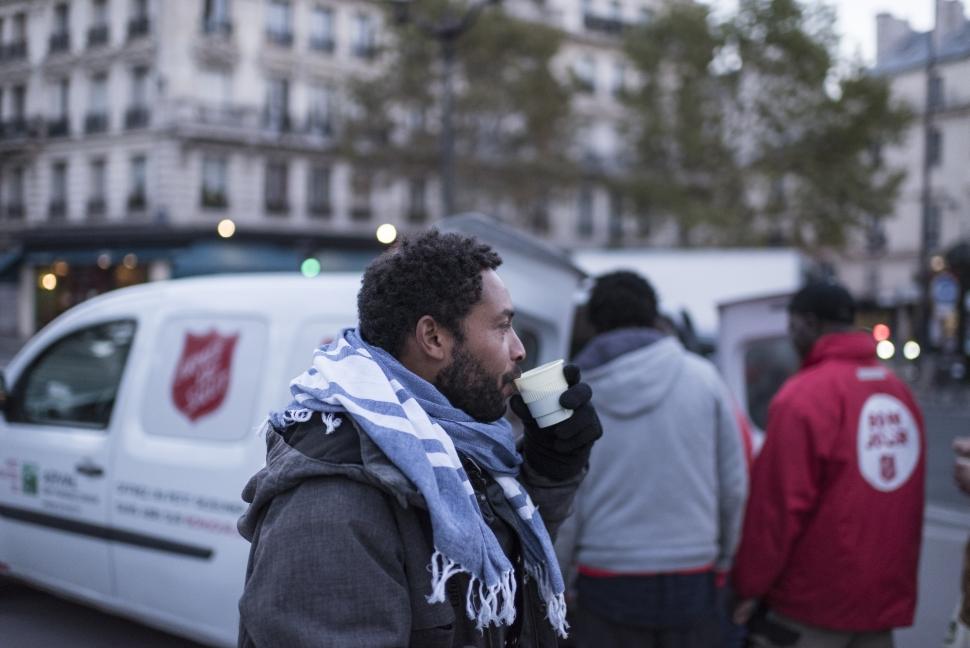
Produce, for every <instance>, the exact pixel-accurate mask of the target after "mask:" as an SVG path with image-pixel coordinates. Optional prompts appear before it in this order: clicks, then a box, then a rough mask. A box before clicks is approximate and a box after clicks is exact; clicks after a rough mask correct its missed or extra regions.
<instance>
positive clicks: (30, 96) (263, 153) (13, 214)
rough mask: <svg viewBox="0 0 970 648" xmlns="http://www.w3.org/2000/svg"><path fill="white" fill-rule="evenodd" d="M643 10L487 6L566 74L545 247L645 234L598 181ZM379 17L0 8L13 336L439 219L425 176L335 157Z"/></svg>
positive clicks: (1, 164)
mask: <svg viewBox="0 0 970 648" xmlns="http://www.w3.org/2000/svg"><path fill="white" fill-rule="evenodd" d="M660 1H662V0H550V1H549V2H547V3H543V4H541V5H538V4H536V3H534V2H531V0H510V1H509V2H508V3H506V4H505V5H503V7H504V9H503V10H505V11H509V12H511V13H514V14H517V15H519V16H521V17H523V18H526V19H530V20H538V21H542V22H543V23H544V24H547V25H552V26H555V27H558V28H559V29H561V30H562V32H563V34H564V36H565V38H564V45H563V47H562V51H561V52H560V54H559V56H557V58H556V61H555V67H556V69H557V71H558V72H559V73H560V74H562V75H571V76H572V77H573V78H576V79H579V80H580V83H579V86H580V92H579V93H578V95H579V96H578V97H577V99H576V110H577V112H578V113H579V114H580V116H581V124H582V127H581V129H580V132H579V133H578V135H577V142H576V150H577V155H578V156H580V157H581V160H582V162H583V164H584V168H586V169H587V176H588V180H587V181H586V182H584V183H582V186H579V187H577V188H576V191H575V192H573V193H572V195H566V196H564V197H562V198H559V199H557V202H556V203H555V204H552V205H550V209H549V212H550V214H549V218H548V219H545V221H544V222H538V223H534V225H535V229H536V231H537V232H538V233H540V234H543V235H545V236H546V237H548V238H549V239H551V240H552V241H554V242H557V243H560V244H564V245H568V246H585V245H588V246H594V245H603V244H606V243H611V242H612V243H617V242H620V241H630V240H636V239H638V238H639V239H641V240H642V239H643V237H644V236H645V235H646V234H647V232H646V231H643V232H641V231H640V230H639V229H637V228H636V227H635V226H634V222H635V221H634V219H633V218H632V215H631V214H629V213H627V211H626V210H625V208H624V207H625V206H624V205H623V204H622V200H621V199H620V197H619V195H618V194H616V193H615V192H611V191H609V190H608V189H606V184H605V183H604V182H603V180H604V179H605V178H606V177H607V175H608V174H609V170H610V165H611V164H612V163H613V158H614V157H615V151H616V150H617V140H618V137H619V136H618V134H617V123H618V119H619V115H620V103H619V99H618V97H619V94H620V92H621V91H622V88H623V87H624V84H625V83H627V82H628V77H629V70H628V66H627V64H626V63H625V62H624V60H623V56H622V52H621V38H620V37H621V35H622V33H623V31H624V29H626V28H627V27H628V26H629V25H631V24H633V23H635V22H637V21H640V20H644V19H647V18H648V17H649V15H650V13H651V11H653V10H654V7H655V5H656V4H658V3H659V2H660ZM384 16H385V14H384V12H383V9H382V7H381V5H380V4H379V3H375V2H372V1H370V0H179V1H178V2H172V1H165V2H163V1H162V0H0V254H3V251H4V250H5V251H6V252H5V255H4V256H0V276H2V277H5V278H6V279H7V280H8V281H7V282H6V284H4V283H3V282H2V281H0V284H3V285H4V286H5V287H4V289H3V290H4V291H5V292H4V293H0V297H2V296H3V295H4V294H5V295H7V296H8V297H9V295H10V294H13V293H12V292H11V290H13V289H11V287H10V281H9V280H10V279H11V278H12V279H13V280H14V282H15V283H16V284H17V287H16V289H15V290H14V292H15V293H16V294H17V295H18V306H19V308H18V312H19V315H18V317H17V326H16V328H17V332H18V333H19V334H20V335H27V334H29V333H30V332H32V331H33V330H34V329H35V328H36V326H37V325H39V324H42V323H44V322H45V321H46V320H48V319H49V318H50V317H52V316H53V314H55V313H56V312H59V311H60V310H63V308H65V307H67V306H69V305H70V304H72V303H75V302H76V301H78V300H80V299H83V298H85V297H86V296H88V295H90V294H95V293H97V292H101V291H103V290H105V289H110V288H111V287H115V286H120V285H127V284H128V283H137V282H140V281H144V280H148V279H151V278H164V277H169V276H182V275H185V274H192V273H196V272H206V271H222V270H226V269H233V268H237V269H241V268H243V267H248V268H254V269H258V268H261V267H264V268H267V269H280V268H282V267H286V266H287V264H296V265H298V263H299V260H300V258H301V257H302V256H304V255H308V254H310V255H312V254H317V255H318V256H320V255H321V254H323V252H324V251H327V253H328V254H331V256H333V255H337V256H336V257H334V258H336V259H337V260H336V261H335V262H334V263H333V264H331V265H332V266H333V267H340V266H341V265H347V264H351V265H352V264H353V263H355V262H359V261H360V260H361V259H362V258H363V257H364V256H366V255H367V254H373V253H374V252H376V250H379V246H377V245H376V244H374V243H368V242H370V241H373V235H374V231H375V229H376V228H377V227H378V226H379V225H381V224H383V223H391V224H394V225H395V226H397V227H398V228H399V229H402V230H405V231H406V230H408V229H413V228H418V227H424V226H426V225H427V224H428V223H431V222H433V221H435V220H437V219H439V218H441V217H442V216H443V214H441V213H440V206H439V205H440V201H439V200H438V199H437V196H438V191H439V185H438V181H437V178H435V177H428V178H394V177H387V176H386V175H384V174H376V175H375V174H372V173H368V172H367V171H365V170H363V169H355V168H354V165H353V164H352V162H351V161H349V160H348V159H346V158H343V157H341V155H340V154H339V151H338V149H337V146H336V142H337V136H338V129H339V128H340V115H341V114H342V111H344V110H346V109H347V94H346V88H347V83H348V81H349V80H351V79H354V78H357V77H359V76H361V75H367V74H368V73H369V72H372V71H373V70H374V69H375V68H376V66H379V65H380V64H381V57H382V56H393V47H388V48H387V49H386V52H385V53H383V54H382V49H381V47H380V46H381V45H390V43H388V33H387V31H386V30H385V28H384V24H383V22H384ZM459 190H460V188H459ZM223 219H231V220H232V221H233V223H234V225H235V228H236V234H235V236H234V241H236V242H240V241H243V242H245V241H248V244H249V245H250V246H258V245H261V244H262V245H265V244H267V242H270V243H275V244H277V248H278V249H276V250H275V251H267V250H266V249H258V248H254V247H250V248H245V249H241V250H235V252H232V251H229V252H227V251H226V249H224V248H225V247H226V245H228V244H224V243H220V242H219V241H220V239H219V238H218V237H217V236H216V234H215V232H216V227H217V224H218V223H219V222H220V221H222V220H223ZM641 235H642V236H641ZM159 240H164V241H166V245H165V246H162V247H161V248H159V247H158V245H157V243H158V241H159ZM239 244H241V243H239ZM213 245H223V248H212V247H211V246H213ZM173 246H174V247H173ZM279 246H282V248H280V247H279ZM187 249H188V251H187ZM213 249H217V251H218V252H219V254H213V252H212V250H213ZM281 250H284V251H285V250H290V251H291V252H292V254H291V255H290V256H292V259H291V258H289V257H288V256H287V255H286V254H283V256H284V257H286V258H281V257H280V253H281ZM347 250H351V251H353V252H359V255H358V256H357V257H354V260H352V261H351V260H347V259H341V258H340V256H339V253H340V252H342V251H347ZM139 251H140V252H141V254H139ZM220 254H221V255H222V256H227V257H236V258H237V261H236V262H235V265H233V262H227V263H228V265H226V264H225V263H221V262H219V261H218V258H219V257H220ZM200 256H204V257H206V259H208V261H206V260H201V261H200V259H199V257H200ZM241 256H242V257H245V258H246V259H247V260H248V264H245V263H241V262H239V260H238V257H241ZM324 256H326V255H324ZM213 259H215V260H213ZM126 260H127V261H128V263H125V261H126ZM132 261H134V262H132ZM58 262H60V265H57V267H55V264H58ZM324 266H325V267H328V266H327V264H326V263H325V264H324ZM294 269H295V267H294ZM51 273H53V274H54V275H55V276H56V277H60V279H61V281H60V283H59V284H58V287H57V288H56V289H55V290H47V289H46V288H45V287H44V286H43V282H44V276H46V275H48V274H51ZM82 275H83V277H82ZM55 283H57V282H56V281H55ZM69 285H70V286H71V287H70V289H68V288H66V287H67V286H69ZM52 293H56V294H52ZM47 302H50V303H47ZM45 304H46V305H45ZM6 321H7V324H6V326H8V327H9V326H10V324H9V318H8V319H7V320H6Z"/></svg>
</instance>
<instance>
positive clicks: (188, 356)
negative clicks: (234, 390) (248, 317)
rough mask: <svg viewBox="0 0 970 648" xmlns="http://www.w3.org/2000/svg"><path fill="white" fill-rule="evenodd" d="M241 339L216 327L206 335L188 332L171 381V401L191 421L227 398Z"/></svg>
mask: <svg viewBox="0 0 970 648" xmlns="http://www.w3.org/2000/svg"><path fill="white" fill-rule="evenodd" d="M238 340H239V334H238V333H237V334H235V335H229V336H222V335H219V334H218V333H216V332H215V331H214V330H213V331H212V332H210V333H207V334H205V335H193V334H192V333H186V335H185V342H184V343H183V345H182V356H181V357H180V358H179V361H178V365H176V367H175V378H174V380H173V381H172V402H173V403H175V408H176V409H177V410H178V411H180V412H182V413H183V414H185V415H186V416H187V417H189V420H190V421H192V422H195V421H196V420H198V419H199V418H201V417H203V416H205V415H206V414H209V413H211V412H214V411H215V410H217V409H219V406H220V405H222V402H223V401H224V400H225V399H226V393H227V392H228V391H229V378H230V376H231V375H232V373H231V371H232V356H233V352H234V351H235V350H236V342H237V341H238Z"/></svg>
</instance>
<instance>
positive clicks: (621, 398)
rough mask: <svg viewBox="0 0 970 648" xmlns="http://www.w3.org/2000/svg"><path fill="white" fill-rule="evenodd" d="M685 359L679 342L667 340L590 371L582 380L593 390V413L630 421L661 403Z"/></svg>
mask: <svg viewBox="0 0 970 648" xmlns="http://www.w3.org/2000/svg"><path fill="white" fill-rule="evenodd" d="M595 343H596V341H595V340H594V341H593V342H592V343H591V344H595ZM686 359H687V351H685V350H684V347H683V346H682V345H681V344H680V342H679V341H678V340H677V339H676V338H674V337H670V336H667V337H662V338H660V339H658V340H657V341H655V342H653V343H652V344H648V345H647V346H641V347H639V348H637V349H635V350H633V351H629V352H627V353H624V354H623V355H620V356H619V357H617V358H615V359H613V360H611V361H609V362H607V363H605V364H602V365H600V366H598V367H594V368H592V369H589V370H588V371H587V372H586V373H584V375H583V379H584V380H586V382H588V383H589V384H590V386H591V387H592V388H593V398H594V399H595V404H596V409H598V410H602V411H604V412H606V413H608V414H610V415H612V416H615V417H617V418H630V417H634V416H639V415H640V414H642V413H644V412H648V411H650V410H652V409H654V408H655V407H657V405H659V404H660V403H661V402H662V401H663V400H664V397H665V396H666V395H667V394H668V393H669V392H670V390H671V388H672V387H673V385H674V383H675V382H676V381H677V378H678V377H679V376H680V373H681V371H682V370H683V368H684V363H685V361H686Z"/></svg>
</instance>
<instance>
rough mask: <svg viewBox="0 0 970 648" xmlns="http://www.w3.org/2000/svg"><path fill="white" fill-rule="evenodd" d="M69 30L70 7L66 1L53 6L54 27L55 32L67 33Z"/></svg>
mask: <svg viewBox="0 0 970 648" xmlns="http://www.w3.org/2000/svg"><path fill="white" fill-rule="evenodd" d="M70 31H71V21H70V7H69V6H68V4H67V3H66V2H62V3H60V4H57V5H55V6H54V29H53V32H54V33H55V34H67V33H68V32H70Z"/></svg>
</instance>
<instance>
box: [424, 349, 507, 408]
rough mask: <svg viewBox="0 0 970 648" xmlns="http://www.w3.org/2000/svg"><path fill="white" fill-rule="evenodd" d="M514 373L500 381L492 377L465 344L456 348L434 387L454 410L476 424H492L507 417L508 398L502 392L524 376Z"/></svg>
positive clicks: (503, 376)
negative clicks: (467, 349)
mask: <svg viewBox="0 0 970 648" xmlns="http://www.w3.org/2000/svg"><path fill="white" fill-rule="evenodd" d="M521 373H522V372H521V371H519V370H518V369H515V370H514V371H510V372H508V373H506V374H503V375H502V377H501V380H499V379H497V378H496V376H493V375H490V374H489V373H488V371H486V370H485V367H483V366H482V364H481V363H480V362H479V361H478V360H476V359H475V358H474V357H472V355H471V354H470V353H468V351H466V350H465V346H464V345H463V344H458V345H457V346H456V347H455V351H454V355H453V357H452V360H451V364H450V365H448V366H447V367H445V368H444V369H442V370H441V372H440V373H439V374H438V379H437V380H436V381H435V387H437V388H438V391H440V392H441V393H442V394H444V396H445V398H447V399H448V402H450V403H451V404H452V405H453V406H455V407H457V408H458V409H460V410H462V411H464V412H465V413H466V414H468V415H469V416H471V417H472V418H473V419H475V420H476V421H479V422H482V423H491V422H493V421H497V420H498V419H500V418H502V415H503V414H505V406H506V398H505V396H504V395H503V394H502V388H503V387H505V385H507V384H509V383H511V382H512V380H513V379H515V378H518V377H519V375H521Z"/></svg>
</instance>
